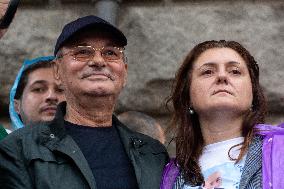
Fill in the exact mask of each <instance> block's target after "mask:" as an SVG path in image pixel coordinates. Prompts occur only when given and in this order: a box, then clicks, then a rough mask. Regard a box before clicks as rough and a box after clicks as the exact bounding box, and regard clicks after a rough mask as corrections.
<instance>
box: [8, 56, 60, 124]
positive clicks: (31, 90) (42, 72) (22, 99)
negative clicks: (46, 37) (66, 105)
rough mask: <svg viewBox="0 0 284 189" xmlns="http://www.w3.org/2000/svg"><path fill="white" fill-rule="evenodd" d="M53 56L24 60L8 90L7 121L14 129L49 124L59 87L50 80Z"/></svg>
mask: <svg viewBox="0 0 284 189" xmlns="http://www.w3.org/2000/svg"><path fill="white" fill-rule="evenodd" d="M53 59H54V57H53V56H47V57H39V58H35V59H32V60H26V61H25V62H24V64H23V66H22V68H21V69H20V71H19V72H18V75H17V77H16V79H15V82H14V85H13V87H12V89H11V91H10V108H9V113H10V118H11V120H12V126H13V127H14V129H18V128H21V127H23V126H24V125H34V124H37V123H40V122H48V121H51V120H52V119H53V118H54V116H55V112H56V108H57V104H59V103H60V102H62V101H63V100H64V94H63V88H62V86H61V85H60V83H59V82H58V81H57V80H55V78H54V72H53V71H54V62H53Z"/></svg>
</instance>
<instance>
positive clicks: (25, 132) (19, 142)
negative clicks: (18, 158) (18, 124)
mask: <svg viewBox="0 0 284 189" xmlns="http://www.w3.org/2000/svg"><path fill="white" fill-rule="evenodd" d="M47 129H48V126H47V125H45V124H38V125H34V126H33V127H29V126H26V127H23V128H20V129H17V130H15V131H13V132H12V133H10V134H9V135H8V136H6V137H5V138H4V139H3V140H1V142H0V148H1V149H6V150H7V149H8V150H12V149H14V150H17V149H19V150H20V149H21V148H22V147H24V146H25V145H26V144H25V143H28V144H31V143H36V142H37V141H38V140H37V139H38V137H39V136H40V134H41V133H42V131H44V130H47Z"/></svg>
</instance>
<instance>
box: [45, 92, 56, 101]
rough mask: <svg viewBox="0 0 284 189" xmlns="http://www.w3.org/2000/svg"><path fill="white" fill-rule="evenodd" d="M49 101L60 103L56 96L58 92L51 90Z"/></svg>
mask: <svg viewBox="0 0 284 189" xmlns="http://www.w3.org/2000/svg"><path fill="white" fill-rule="evenodd" d="M46 100H47V101H54V102H58V95H57V94H56V91H55V90H53V89H49V90H48V91H47V96H46Z"/></svg>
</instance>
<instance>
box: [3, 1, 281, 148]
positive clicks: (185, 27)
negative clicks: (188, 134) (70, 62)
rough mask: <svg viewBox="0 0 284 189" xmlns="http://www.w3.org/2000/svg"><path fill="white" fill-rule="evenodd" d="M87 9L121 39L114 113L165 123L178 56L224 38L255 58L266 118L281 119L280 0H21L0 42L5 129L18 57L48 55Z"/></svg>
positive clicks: (166, 122) (168, 116)
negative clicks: (121, 73) (124, 71)
mask: <svg viewBox="0 0 284 189" xmlns="http://www.w3.org/2000/svg"><path fill="white" fill-rule="evenodd" d="M89 14H94V15H98V16H101V17H103V18H105V19H106V20H108V21H110V22H112V23H113V24H115V25H117V26H118V27H119V28H120V29H121V30H122V31H123V32H124V33H125V35H126V36H127V38H128V46H127V48H126V49H127V52H126V53H127V56H128V83H127V86H126V87H125V89H124V91H123V92H122V93H121V95H120V99H119V102H118V104H117V107H116V113H121V112H124V111H128V110H136V111H140V112H143V113H146V114H148V115H150V116H152V117H154V118H155V119H157V120H158V121H159V123H160V124H161V125H162V127H163V128H166V127H167V126H168V125H169V121H170V111H168V110H167V109H166V108H165V98H166V97H167V96H168V95H169V94H170V90H171V85H172V81H173V78H174V75H175V72H176V70H177V68H178V67H179V65H180V63H181V62H182V61H183V59H184V58H185V55H186V54H187V53H188V52H189V50H190V49H191V48H192V47H193V46H195V45H196V44H197V43H200V42H203V41H205V40H212V39H214V40H220V39H225V40H235V41H238V42H240V43H241V44H243V45H244V46H245V47H246V48H247V49H248V50H249V51H250V52H251V53H252V55H253V56H254V57H255V59H256V60H257V62H258V64H259V66H260V80H261V85H262V87H263V88H264V90H265V94H266V96H267V99H268V105H269V116H268V118H267V122H268V123H271V124H278V123H280V122H284V63H283V62H284V0H22V2H21V4H20V7H19V9H18V11H17V14H16V16H15V19H14V21H13V23H12V24H11V26H10V28H9V30H8V32H7V33H6V35H5V36H4V37H3V39H2V40H1V41H0V44H1V45H0V123H2V124H4V126H5V127H7V128H9V127H10V123H9V122H10V121H9V116H8V102H9V100H8V96H9V90H10V88H11V86H12V83H13V81H14V79H15V76H16V73H17V72H18V70H19V68H20V66H21V64H22V62H23V60H24V59H26V58H28V59H30V58H34V57H37V56H43V55H52V53H53V47H54V45H55V41H56V39H57V37H58V35H59V34H60V32H61V30H62V27H63V26H64V24H66V23H67V22H69V21H71V20H74V19H76V18H78V17H81V16H85V15H89ZM169 138H170V137H169V136H168V138H167V140H168V141H169ZM171 149H172V148H170V150H171Z"/></svg>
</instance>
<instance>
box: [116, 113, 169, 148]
mask: <svg viewBox="0 0 284 189" xmlns="http://www.w3.org/2000/svg"><path fill="white" fill-rule="evenodd" d="M117 117H118V119H119V120H120V121H121V122H122V123H123V124H125V125H127V127H128V128H129V129H131V130H133V131H136V132H138V133H142V134H145V135H148V136H150V137H152V138H154V139H156V140H159V141H160V142H161V143H162V144H165V141H166V138H165V134H164V131H163V129H162V127H161V125H160V124H159V123H158V122H157V121H156V120H155V119H154V118H152V117H151V116H148V115H147V114H144V113H141V112H137V111H127V112H123V113H121V114H119V115H118V116H117Z"/></svg>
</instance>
